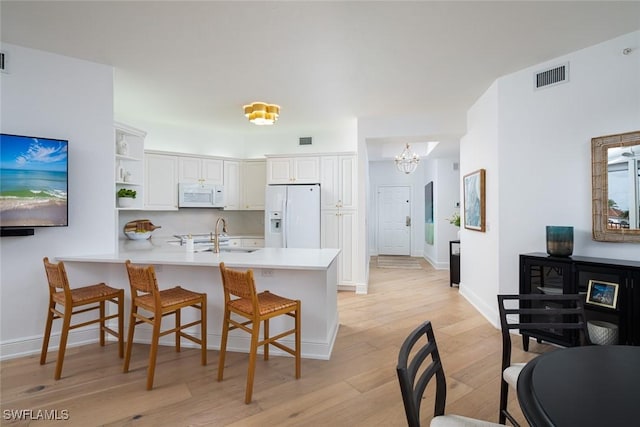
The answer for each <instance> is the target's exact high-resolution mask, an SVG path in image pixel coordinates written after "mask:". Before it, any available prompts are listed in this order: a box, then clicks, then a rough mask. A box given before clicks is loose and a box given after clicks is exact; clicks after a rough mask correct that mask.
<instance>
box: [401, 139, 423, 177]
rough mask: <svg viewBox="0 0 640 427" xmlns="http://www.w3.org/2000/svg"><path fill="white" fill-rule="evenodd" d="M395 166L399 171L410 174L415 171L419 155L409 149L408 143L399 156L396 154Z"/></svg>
mask: <svg viewBox="0 0 640 427" xmlns="http://www.w3.org/2000/svg"><path fill="white" fill-rule="evenodd" d="M395 162H396V167H397V168H398V170H399V171H400V172H404V173H406V174H410V173H411V172H413V171H415V170H416V168H417V167H418V163H420V156H418V155H417V154H416V153H414V152H413V151H411V148H410V147H409V144H407V145H406V146H405V147H404V150H402V153H400V155H399V156H396V160H395Z"/></svg>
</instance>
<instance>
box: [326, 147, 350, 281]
mask: <svg viewBox="0 0 640 427" xmlns="http://www.w3.org/2000/svg"><path fill="white" fill-rule="evenodd" d="M357 177H358V174H357V159H356V156H355V155H354V154H346V155H342V154H341V155H331V156H321V157H320V188H321V191H322V197H321V206H322V208H321V229H322V237H321V246H322V247H323V248H339V249H340V250H341V252H340V255H339V257H338V283H339V284H341V285H348V286H353V285H355V284H356V283H355V271H354V265H355V262H356V260H357V259H358V257H357V250H358V245H357V242H358V227H357V218H358V215H357V213H358V211H357V199H358V197H357V194H358V191H357V185H358V182H357Z"/></svg>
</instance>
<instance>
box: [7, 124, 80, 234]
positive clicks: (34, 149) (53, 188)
mask: <svg viewBox="0 0 640 427" xmlns="http://www.w3.org/2000/svg"><path fill="white" fill-rule="evenodd" d="M0 138H1V139H0V225H1V226H2V227H18V226H26V227H28V226H56V225H57V226H60V225H62V226H64V225H68V224H67V147H68V143H67V141H62V140H54V139H45V138H32V137H24V136H13V135H2V136H0Z"/></svg>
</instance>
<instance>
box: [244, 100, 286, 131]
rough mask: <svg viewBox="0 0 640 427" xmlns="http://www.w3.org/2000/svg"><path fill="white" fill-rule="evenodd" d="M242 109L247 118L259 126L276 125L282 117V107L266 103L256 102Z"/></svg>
mask: <svg viewBox="0 0 640 427" xmlns="http://www.w3.org/2000/svg"><path fill="white" fill-rule="evenodd" d="M242 108H243V109H244V115H245V116H246V118H247V119H249V121H250V122H251V123H253V124H255V125H259V126H262V125H272V124H274V123H275V122H276V120H278V116H279V115H280V106H278V105H275V104H267V103H266V102H254V103H251V104H249V105H245V106H244V107H242Z"/></svg>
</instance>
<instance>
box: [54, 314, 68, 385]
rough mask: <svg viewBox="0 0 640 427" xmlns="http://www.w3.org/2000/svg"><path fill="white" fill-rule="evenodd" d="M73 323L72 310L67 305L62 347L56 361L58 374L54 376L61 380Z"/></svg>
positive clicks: (61, 337)
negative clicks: (70, 328)
mask: <svg viewBox="0 0 640 427" xmlns="http://www.w3.org/2000/svg"><path fill="white" fill-rule="evenodd" d="M70 325H71V310H67V307H65V310H64V317H63V319H62V333H61V334H60V348H59V349H58V360H57V361H56V374H55V376H54V378H55V379H56V380H59V379H60V377H61V376H62V363H63V362H64V353H65V351H66V349H67V338H68V337H69V326H70Z"/></svg>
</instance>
